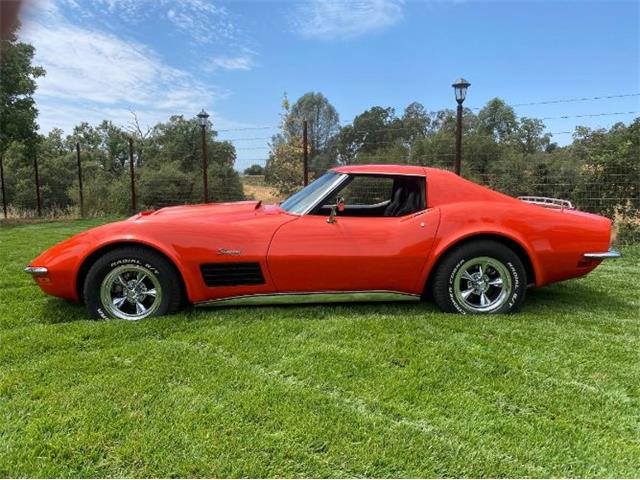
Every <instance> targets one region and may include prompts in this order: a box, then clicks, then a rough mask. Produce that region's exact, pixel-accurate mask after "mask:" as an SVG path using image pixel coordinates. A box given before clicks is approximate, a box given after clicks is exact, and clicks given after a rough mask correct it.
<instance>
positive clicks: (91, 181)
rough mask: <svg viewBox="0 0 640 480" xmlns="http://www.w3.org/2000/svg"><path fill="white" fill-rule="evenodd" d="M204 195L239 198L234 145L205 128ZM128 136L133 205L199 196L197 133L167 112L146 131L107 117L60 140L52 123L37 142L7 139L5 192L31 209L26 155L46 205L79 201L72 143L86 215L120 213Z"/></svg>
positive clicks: (125, 204) (125, 199) (124, 205)
mask: <svg viewBox="0 0 640 480" xmlns="http://www.w3.org/2000/svg"><path fill="white" fill-rule="evenodd" d="M208 133H209V134H208V138H207V142H208V143H207V146H208V157H209V162H208V165H209V168H208V176H209V182H208V183H209V198H210V200H211V201H223V200H225V201H233V200H241V199H243V194H242V185H241V183H240V178H239V175H238V174H237V172H236V171H235V170H234V168H233V166H234V163H235V158H236V157H235V150H234V148H233V146H232V145H231V144H230V143H228V142H218V141H216V139H215V137H216V132H215V131H212V130H211V129H208ZM130 136H133V137H134V138H135V142H134V152H133V159H134V165H135V169H136V172H137V173H136V183H137V193H138V195H137V198H138V202H137V206H138V209H146V208H155V207H162V206H167V205H174V204H181V203H194V202H199V201H202V198H203V195H202V151H201V148H202V144H201V141H202V137H201V130H200V126H199V124H198V123H197V121H196V119H190V120H187V119H184V118H183V117H181V116H175V117H171V118H170V119H169V120H168V121H167V122H165V123H160V124H158V125H156V126H155V127H154V128H153V129H152V130H151V131H150V132H149V134H148V135H140V134H139V133H136V132H129V131H126V130H124V129H122V128H120V127H118V126H116V125H114V124H113V123H111V122H108V121H103V122H102V123H100V124H99V125H97V126H92V125H89V124H87V123H81V124H80V125H78V126H76V127H75V128H74V129H73V132H72V133H71V134H70V135H68V136H67V137H66V138H65V137H63V135H62V131H61V130H57V129H54V130H52V131H51V132H50V133H49V134H48V135H46V136H41V135H39V136H37V137H35V139H36V140H37V142H34V141H31V142H28V143H21V142H13V143H12V144H11V145H10V148H9V149H8V150H7V153H6V154H5V170H6V178H7V196H8V201H9V203H10V204H11V205H12V206H13V207H15V208H19V209H33V208H35V198H36V196H35V182H34V167H33V159H34V157H35V158H36V159H37V161H38V167H39V168H38V170H39V172H38V173H39V179H40V196H41V198H42V206H43V208H44V209H45V210H47V209H60V208H62V209H64V208H66V207H68V206H70V205H74V206H77V205H78V203H79V193H78V170H77V160H76V150H75V149H76V143H79V144H80V158H81V164H82V176H83V199H84V206H85V212H86V213H87V214H90V215H93V214H104V213H126V212H129V211H130V208H131V196H130V195H131V194H130V182H131V178H130V171H129V143H128V142H129V137H130Z"/></svg>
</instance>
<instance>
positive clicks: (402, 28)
mask: <svg viewBox="0 0 640 480" xmlns="http://www.w3.org/2000/svg"><path fill="white" fill-rule="evenodd" d="M23 24H24V26H23V29H22V32H21V36H22V37H23V38H24V39H25V40H27V41H29V42H31V43H33V44H34V45H35V46H36V49H37V54H36V60H37V62H38V63H39V64H41V65H43V66H44V67H45V68H46V69H47V72H48V74H47V76H46V77H45V78H43V79H42V80H41V81H40V82H39V83H40V88H39V91H38V94H37V101H38V105H39V109H40V118H39V123H40V125H41V129H42V131H43V132H47V131H49V130H50V129H51V128H53V127H60V128H63V129H64V130H65V131H66V132H67V133H68V132H69V131H70V129H71V128H72V127H73V125H75V124H77V123H79V122H81V121H88V122H91V123H98V122H99V121H100V120H101V119H103V118H106V119H109V120H112V121H114V122H115V123H116V124H118V125H123V126H126V125H128V124H129V123H130V122H131V120H132V115H131V112H132V111H134V112H136V114H137V116H138V118H139V119H140V123H142V124H143V125H153V124H154V123H155V122H158V121H162V120H166V119H167V118H168V117H169V115H171V114H184V115H187V116H191V115H193V114H195V113H197V112H198V111H199V110H200V109H201V108H203V107H204V108H205V109H206V110H207V111H209V112H210V113H211V114H212V115H213V117H212V118H213V121H214V126H215V128H217V129H219V130H221V133H220V137H221V138H226V139H234V143H235V144H236V148H237V152H238V162H237V165H236V166H237V168H239V169H242V168H244V167H246V166H248V165H249V164H251V163H264V160H265V159H266V156H267V153H268V144H267V141H266V140H264V137H268V136H269V135H270V134H271V133H273V132H274V131H275V129H274V128H273V127H275V126H276V125H277V124H278V121H279V113H280V105H281V99H282V95H283V92H285V91H286V92H287V94H288V96H289V98H290V99H292V100H295V99H296V98H297V97H299V96H300V95H302V94H303V93H305V92H308V91H320V92H322V93H324V94H325V95H326V96H327V97H328V98H329V100H330V101H331V102H332V103H333V104H334V105H335V107H336V109H337V110H338V112H339V114H340V119H341V121H342V122H348V121H349V120H351V119H352V118H353V117H354V116H355V115H357V114H359V113H361V112H362V111H363V110H365V109H368V108H370V107H371V106H373V105H381V106H392V107H394V108H396V110H397V111H398V112H399V113H401V111H402V109H403V108H404V107H405V106H406V105H407V104H409V103H410V102H412V101H419V102H421V103H423V104H424V105H425V107H426V108H427V109H429V110H438V109H442V108H452V107H453V106H454V101H453V92H452V89H451V87H450V84H451V82H452V81H453V80H455V79H456V78H458V77H460V76H463V77H465V78H466V79H468V80H469V81H470V82H471V84H472V86H471V88H470V90H469V93H468V97H467V101H466V102H465V106H469V107H479V106H482V105H483V104H484V103H485V102H486V101H487V100H489V99H491V98H493V97H496V96H498V97H501V98H504V99H505V100H507V102H509V103H511V104H522V103H529V102H539V101H545V100H555V99H571V98H582V97H595V96H608V95H620V94H633V93H638V92H640V2H637V1H624V2H613V1H610V2H605V1H602V2H579V1H567V2H558V1H555V2H542V1H529V2H525V1H516V0H512V1H509V2H496V1H490V2H489V1H484V2H480V1H472V0H469V1H447V0H438V1H435V0H434V1H415V2H411V1H401V0H358V1H351V2H348V1H337V0H308V1H306V0H305V1H290V2H272V1H257V2H255V1H234V2H218V1H215V0H31V3H28V4H27V7H26V8H25V11H24V12H23ZM638 111H640V96H628V97H621V98H609V99H602V100H592V101H581V102H567V103H556V104H542V105H529V106H525V105H523V106H519V107H516V112H517V113H518V115H520V116H534V117H538V118H541V117H542V118H547V117H552V118H549V119H547V120H545V123H546V125H547V129H548V131H549V132H564V131H570V130H573V128H574V127H575V126H576V125H577V124H580V125H588V126H592V127H607V126H610V125H612V124H613V123H615V122H616V121H625V122H628V121H629V120H631V119H632V118H633V117H634V116H638V113H636V114H635V115H634V114H619V115H603V116H594V117H578V116H579V115H592V114H600V113H617V112H638ZM560 116H569V117H571V118H557V117H560ZM254 127H269V128H257V129H255V130H252V128H254ZM243 138H244V139H245V140H235V139H243ZM256 138H257V139H256ZM570 139H571V136H570V135H567V134H557V135H555V136H554V140H555V141H557V142H559V143H560V144H565V143H567V142H568V141H570Z"/></svg>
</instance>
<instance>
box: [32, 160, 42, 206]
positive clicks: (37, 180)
mask: <svg viewBox="0 0 640 480" xmlns="http://www.w3.org/2000/svg"><path fill="white" fill-rule="evenodd" d="M33 172H34V174H35V180H36V206H37V209H38V216H39V217H41V216H42V204H41V202H40V177H39V176H38V154H37V153H35V152H34V154H33Z"/></svg>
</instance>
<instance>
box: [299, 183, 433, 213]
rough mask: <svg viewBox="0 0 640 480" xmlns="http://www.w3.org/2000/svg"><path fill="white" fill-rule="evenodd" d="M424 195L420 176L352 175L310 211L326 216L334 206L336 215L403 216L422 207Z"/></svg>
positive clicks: (422, 208) (423, 186) (423, 207)
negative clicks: (340, 206)
mask: <svg viewBox="0 0 640 480" xmlns="http://www.w3.org/2000/svg"><path fill="white" fill-rule="evenodd" d="M425 197H426V195H425V179H424V177H417V176H416V177H413V176H407V175H404V176H401V175H397V176H383V175H352V176H351V178H350V179H349V180H348V181H347V182H346V184H343V185H340V186H339V187H338V188H337V189H336V190H335V191H333V192H331V193H329V195H327V197H326V198H325V200H324V201H323V202H320V205H319V206H318V207H316V209H315V210H314V211H312V212H311V214H312V215H327V216H328V215H330V214H331V210H332V209H334V210H335V215H336V216H338V217H403V216H405V215H410V214H412V213H415V212H419V211H421V210H424V209H425V205H426V201H425V200H426V199H425ZM342 202H343V203H344V208H339V204H340V203H342Z"/></svg>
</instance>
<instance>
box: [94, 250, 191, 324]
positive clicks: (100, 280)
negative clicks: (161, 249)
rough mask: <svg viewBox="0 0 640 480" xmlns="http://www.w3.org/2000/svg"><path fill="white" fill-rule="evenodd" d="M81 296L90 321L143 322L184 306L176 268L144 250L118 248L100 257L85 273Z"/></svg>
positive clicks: (161, 257)
mask: <svg viewBox="0 0 640 480" xmlns="http://www.w3.org/2000/svg"><path fill="white" fill-rule="evenodd" d="M83 293H84V300H85V302H86V304H87V309H88V310H89V313H90V314H91V316H92V317H93V318H104V319H107V318H118V319H121V320H142V319H144V318H149V317H156V316H160V315H165V314H167V313H171V312H175V311H177V310H179V309H180V307H182V306H183V305H184V303H185V295H184V287H183V284H182V278H181V277H180V274H179V273H178V270H177V268H176V267H175V266H174V265H173V264H172V263H171V262H170V261H169V260H168V259H167V258H166V257H164V256H163V255H161V254H159V253H158V252H155V251H153V250H151V249H147V248H144V247H123V248H118V249H115V250H112V251H110V252H107V253H105V254H104V255H102V256H101V257H99V258H98V259H97V260H96V261H95V263H93V265H91V267H90V268H89V271H88V272H87V276H86V278H85V279H84V289H83Z"/></svg>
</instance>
